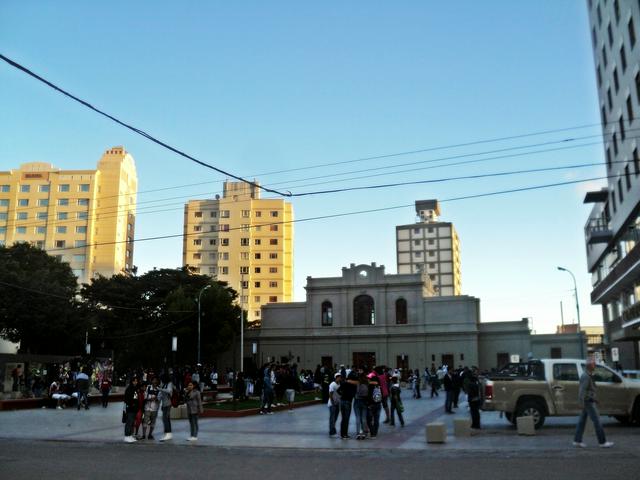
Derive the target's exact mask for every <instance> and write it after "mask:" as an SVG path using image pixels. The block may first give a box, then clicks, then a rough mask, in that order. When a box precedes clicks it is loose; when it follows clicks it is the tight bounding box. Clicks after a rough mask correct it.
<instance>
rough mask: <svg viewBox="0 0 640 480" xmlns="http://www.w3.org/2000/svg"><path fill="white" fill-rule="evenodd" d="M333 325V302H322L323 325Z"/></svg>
mask: <svg viewBox="0 0 640 480" xmlns="http://www.w3.org/2000/svg"><path fill="white" fill-rule="evenodd" d="M331 325H333V305H331V302H322V326H331Z"/></svg>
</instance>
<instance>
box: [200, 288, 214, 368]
mask: <svg viewBox="0 0 640 480" xmlns="http://www.w3.org/2000/svg"><path fill="white" fill-rule="evenodd" d="M210 287H211V285H205V286H204V287H202V289H201V290H200V293H199V294H198V362H197V363H200V321H201V319H202V317H201V314H200V301H201V300H202V292H204V291H205V290H206V289H207V288H210Z"/></svg>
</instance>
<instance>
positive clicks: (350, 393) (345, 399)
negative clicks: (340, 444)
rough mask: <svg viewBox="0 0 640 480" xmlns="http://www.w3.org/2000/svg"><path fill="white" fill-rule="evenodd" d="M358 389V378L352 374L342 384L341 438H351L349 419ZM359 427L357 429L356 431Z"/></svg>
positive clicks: (339, 391)
mask: <svg viewBox="0 0 640 480" xmlns="http://www.w3.org/2000/svg"><path fill="white" fill-rule="evenodd" d="M357 388H358V376H357V375H356V374H355V372H351V373H350V374H349V375H348V376H347V380H346V381H342V382H340V386H339V387H338V395H340V437H341V438H342V439H347V438H349V419H350V418H351V403H352V402H353V398H354V397H355V396H356V390H357ZM357 430H358V427H356V431H357Z"/></svg>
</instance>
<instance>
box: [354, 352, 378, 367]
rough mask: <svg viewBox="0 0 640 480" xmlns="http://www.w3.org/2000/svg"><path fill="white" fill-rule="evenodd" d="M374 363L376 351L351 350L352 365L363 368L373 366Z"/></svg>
mask: <svg viewBox="0 0 640 480" xmlns="http://www.w3.org/2000/svg"><path fill="white" fill-rule="evenodd" d="M375 365H376V353H375V352H353V367H354V368H360V367H363V368H364V369H365V370H368V369H370V368H373V367H375Z"/></svg>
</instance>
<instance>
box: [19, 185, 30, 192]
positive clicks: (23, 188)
mask: <svg viewBox="0 0 640 480" xmlns="http://www.w3.org/2000/svg"><path fill="white" fill-rule="evenodd" d="M20 191H21V192H22V193H29V192H30V191H31V185H20Z"/></svg>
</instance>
